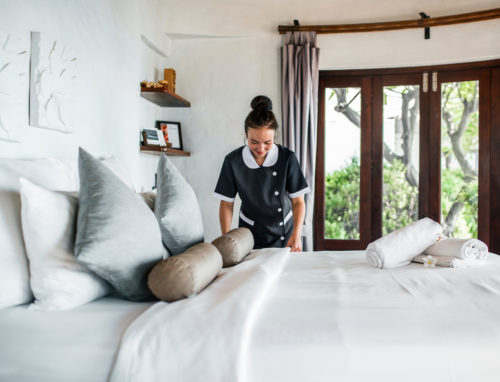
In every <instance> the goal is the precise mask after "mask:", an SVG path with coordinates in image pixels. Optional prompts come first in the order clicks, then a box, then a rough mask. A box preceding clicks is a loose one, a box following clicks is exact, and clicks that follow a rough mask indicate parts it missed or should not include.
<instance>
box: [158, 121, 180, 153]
mask: <svg viewBox="0 0 500 382" xmlns="http://www.w3.org/2000/svg"><path fill="white" fill-rule="evenodd" d="M156 128H157V129H158V130H161V131H162V133H163V136H164V137H165V142H170V143H171V144H172V148H173V149H177V150H183V147H182V134H181V123H180V122H171V121H156Z"/></svg>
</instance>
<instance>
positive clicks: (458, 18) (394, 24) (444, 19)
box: [278, 8, 500, 34]
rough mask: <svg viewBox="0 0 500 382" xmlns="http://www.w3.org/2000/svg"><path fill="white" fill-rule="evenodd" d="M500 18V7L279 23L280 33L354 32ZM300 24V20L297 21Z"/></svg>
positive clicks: (423, 26) (433, 25)
mask: <svg viewBox="0 0 500 382" xmlns="http://www.w3.org/2000/svg"><path fill="white" fill-rule="evenodd" d="M496 18H500V8H495V9H489V10H486V11H479V12H471V13H462V14H459V15H452V16H441V17H434V18H430V17H429V18H422V19H419V20H403V21H388V22H382V23H364V24H341V25H279V26H278V31H279V33H280V34H284V33H286V32H293V31H300V32H308V31H309V32H311V31H313V32H316V33H318V34H323V33H354V32H377V31H388V30H396V29H411V28H429V27H437V26H442V25H452V24H461V23H472V22H475V21H484V20H492V19H496ZM296 24H298V22H297V23H296Z"/></svg>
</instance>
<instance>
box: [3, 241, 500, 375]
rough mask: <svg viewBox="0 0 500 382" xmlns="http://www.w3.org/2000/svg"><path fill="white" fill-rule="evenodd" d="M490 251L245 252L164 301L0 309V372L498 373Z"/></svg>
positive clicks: (499, 333)
mask: <svg viewBox="0 0 500 382" xmlns="http://www.w3.org/2000/svg"><path fill="white" fill-rule="evenodd" d="M499 299H500V259H499V258H498V256H497V255H494V254H489V258H488V263H487V265H485V266H483V267H481V268H476V269H450V268H432V269H427V268H424V267H423V266H422V265H421V264H411V265H409V266H406V267H401V268H397V269H390V270H385V269H384V270H380V269H375V268H372V267H370V266H369V265H368V264H367V263H366V259H365V257H364V253H363V251H342V252H310V253H299V254H293V253H292V254H291V253H289V252H288V251H287V250H286V249H285V250H282V249H265V250H258V251H253V252H252V253H251V254H250V255H249V256H248V257H247V258H246V259H245V260H244V261H243V262H242V263H241V264H239V265H237V266H235V267H233V268H226V269H224V270H223V271H222V272H221V274H220V275H219V276H218V278H217V279H216V280H215V281H214V282H213V283H212V284H211V285H210V286H209V287H207V288H206V289H205V290H203V291H202V292H201V293H200V294H199V295H197V296H195V297H193V298H190V299H185V300H181V301H178V302H176V303H171V304H168V303H165V302H157V303H152V304H151V303H132V302H128V301H124V300H118V299H114V298H104V299H100V300H97V301H94V302H92V303H90V304H87V305H84V306H82V307H80V308H76V309H73V310H70V311H68V312H58V313H50V312H33V311H29V310H27V309H26V307H24V306H20V307H12V308H5V309H3V310H1V311H0V338H1V343H2V347H1V350H0V370H1V372H0V379H2V380H9V381H25V380H26V381H27V380H37V381H57V380H61V381H62V380H65V381H72V380H75V381H105V380H107V379H108V378H109V379H110V380H111V381H137V380H141V381H156V380H165V381H166V380H168V381H199V380H203V381H229V380H231V381H282V380H283V381H284V380H286V381H304V380H307V381H327V380H328V381H331V380H335V381H365V380H370V381H379V380H380V381H382V380H383V381H403V380H404V381H422V380H425V381H457V382H458V381H471V380H475V381H498V379H499V376H500V365H499V363H498V362H497V359H496V358H497V357H498V354H500V328H499V326H498V321H499V318H500V303H499Z"/></svg>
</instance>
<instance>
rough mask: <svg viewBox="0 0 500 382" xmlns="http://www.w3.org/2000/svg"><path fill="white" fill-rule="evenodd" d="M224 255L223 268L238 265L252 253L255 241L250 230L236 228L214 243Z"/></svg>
mask: <svg viewBox="0 0 500 382" xmlns="http://www.w3.org/2000/svg"><path fill="white" fill-rule="evenodd" d="M212 244H213V245H215V247H217V249H218V250H219V252H220V254H221V255H222V264H223V267H224V268H225V267H232V266H233V265H236V264H238V263H239V262H240V261H241V260H243V259H244V258H245V256H246V255H248V254H249V253H250V251H251V250H252V248H253V245H254V241H253V235H252V232H251V231H250V230H249V229H248V228H244V227H240V228H235V229H232V230H231V231H229V232H228V233H226V234H225V235H222V236H220V237H218V238H217V239H215V240H214V241H212Z"/></svg>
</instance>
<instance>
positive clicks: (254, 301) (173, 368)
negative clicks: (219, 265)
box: [110, 248, 290, 382]
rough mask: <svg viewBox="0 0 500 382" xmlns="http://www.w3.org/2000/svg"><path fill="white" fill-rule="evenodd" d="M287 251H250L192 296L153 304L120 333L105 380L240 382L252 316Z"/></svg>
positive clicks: (263, 298) (275, 277)
mask: <svg viewBox="0 0 500 382" xmlns="http://www.w3.org/2000/svg"><path fill="white" fill-rule="evenodd" d="M289 250H290V249H289V248H283V249H264V250H259V251H254V252H253V253H251V254H250V255H249V257H248V258H247V259H246V260H245V261H244V262H242V263H240V264H239V265H237V266H235V267H232V268H225V269H223V271H222V273H221V274H220V275H219V276H218V277H217V279H216V280H215V281H214V282H213V283H212V284H211V285H209V287H207V288H206V289H205V290H203V291H202V292H201V293H200V294H198V295H197V296H194V297H192V298H189V299H185V300H180V301H177V302H174V303H170V304H168V303H164V302H159V303H157V304H155V305H154V306H152V307H151V308H150V309H149V310H148V311H146V312H145V313H143V314H142V315H141V316H140V317H139V318H138V319H137V320H135V321H134V322H133V323H132V325H130V327H129V328H128V330H127V332H126V333H125V336H124V338H123V339H122V345H121V347H120V351H119V354H118V358H117V361H116V365H115V368H114V370H113V374H112V376H111V379H110V380H111V381H114V382H126V381H130V382H136V381H152V382H153V381H168V382H174V381H179V382H180V381H182V382H198V381H243V380H245V376H246V375H247V361H248V357H247V352H248V343H249V339H250V336H251V330H252V327H253V324H254V321H255V318H256V316H257V314H258V312H259V309H260V308H261V305H262V302H263V301H264V300H265V299H266V297H267V295H268V294H269V292H270V289H271V288H272V286H273V284H274V283H275V281H276V279H277V278H278V276H279V275H280V273H281V271H282V269H283V266H284V265H285V263H286V260H287V257H288V256H289Z"/></svg>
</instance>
